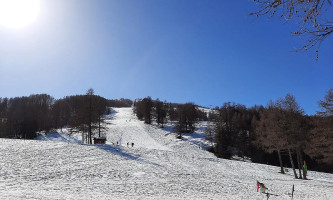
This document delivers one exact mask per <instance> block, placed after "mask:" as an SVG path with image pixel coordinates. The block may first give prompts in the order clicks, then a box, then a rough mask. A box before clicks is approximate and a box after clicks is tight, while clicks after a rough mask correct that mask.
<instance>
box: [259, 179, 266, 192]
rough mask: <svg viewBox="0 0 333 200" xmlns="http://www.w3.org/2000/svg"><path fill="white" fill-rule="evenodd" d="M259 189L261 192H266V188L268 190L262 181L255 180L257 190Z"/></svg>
mask: <svg viewBox="0 0 333 200" xmlns="http://www.w3.org/2000/svg"><path fill="white" fill-rule="evenodd" d="M259 190H260V192H261V193H266V190H268V188H267V187H266V186H265V185H264V184H263V183H260V182H259V181H257V192H258V191H259Z"/></svg>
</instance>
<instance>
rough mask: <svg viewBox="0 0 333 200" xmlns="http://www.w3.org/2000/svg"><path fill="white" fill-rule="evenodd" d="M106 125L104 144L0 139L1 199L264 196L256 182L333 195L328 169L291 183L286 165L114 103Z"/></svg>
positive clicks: (299, 194)
mask: <svg viewBox="0 0 333 200" xmlns="http://www.w3.org/2000/svg"><path fill="white" fill-rule="evenodd" d="M109 122H110V125H108V126H109V130H108V132H107V134H106V137H107V144H105V145H82V144H80V142H79V141H78V140H77V139H75V138H71V136H68V135H67V133H66V132H65V133H58V135H57V133H53V135H52V134H51V135H46V136H41V137H39V138H38V139H39V140H14V139H0V159H1V162H0V177H1V178H0V188H1V190H0V196H1V199H43V200H44V199H266V195H265V194H261V193H259V192H257V186H256V181H257V180H258V181H260V182H263V183H264V184H265V185H266V186H267V187H268V192H269V193H272V194H274V195H271V196H270V198H269V199H291V196H290V193H291V189H292V186H293V185H294V186H295V192H294V199H333V175H332V174H326V173H319V172H314V171H309V172H308V178H309V180H297V179H294V178H293V175H292V174H291V170H289V172H288V174H280V173H278V172H279V168H278V167H274V166H268V165H262V164H255V163H248V162H241V161H233V160H224V159H219V158H216V157H215V156H214V155H213V154H211V153H209V152H207V151H205V150H204V149H203V148H201V146H200V145H198V144H199V143H193V140H191V139H190V136H189V135H188V136H187V139H186V140H179V139H176V137H175V134H174V133H172V132H170V129H161V128H157V127H155V126H151V125H147V124H144V123H143V122H141V121H139V120H138V119H137V118H136V117H135V116H134V115H133V112H132V109H131V108H114V109H113V112H112V115H111V116H110V117H109ZM194 138H196V140H198V138H199V137H195V136H194ZM117 142H118V145H117ZM127 143H130V144H131V143H134V146H133V147H132V146H131V145H129V146H127ZM275 195H277V196H275Z"/></svg>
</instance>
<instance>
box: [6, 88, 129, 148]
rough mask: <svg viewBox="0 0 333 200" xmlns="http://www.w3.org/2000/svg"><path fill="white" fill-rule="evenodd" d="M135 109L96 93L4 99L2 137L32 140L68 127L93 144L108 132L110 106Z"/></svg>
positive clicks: (91, 91) (125, 101) (90, 90)
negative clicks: (107, 115) (60, 97)
mask: <svg viewBox="0 0 333 200" xmlns="http://www.w3.org/2000/svg"><path fill="white" fill-rule="evenodd" d="M131 105H132V101H131V100H129V99H118V100H108V99H105V98H103V97H101V96H98V95H95V94H94V90H93V89H89V90H88V91H87V93H86V94H85V95H75V96H67V97H65V98H62V99H58V100H55V99H54V98H53V97H51V96H50V95H47V94H37V95H30V96H28V97H15V98H10V99H8V98H0V137H6V138H27V139H32V138H35V137H36V136H37V134H38V132H42V131H45V132H48V131H50V130H51V129H58V128H62V127H65V126H67V127H69V128H70V130H71V131H72V132H75V131H80V132H82V133H83V137H82V139H83V140H84V141H85V142H86V143H90V144H91V143H92V137H93V136H94V135H96V136H97V135H98V136H99V137H100V136H101V134H102V132H103V131H104V130H105V127H106V126H105V125H106V124H105V122H104V115H105V114H107V113H108V112H110V110H109V107H110V106H115V107H118V106H124V107H130V106H131Z"/></svg>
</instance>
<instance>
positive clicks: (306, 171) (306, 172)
mask: <svg viewBox="0 0 333 200" xmlns="http://www.w3.org/2000/svg"><path fill="white" fill-rule="evenodd" d="M303 172H304V179H306V175H307V174H308V166H307V165H306V162H305V160H304V164H303Z"/></svg>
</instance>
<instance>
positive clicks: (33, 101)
mask: <svg viewBox="0 0 333 200" xmlns="http://www.w3.org/2000/svg"><path fill="white" fill-rule="evenodd" d="M318 103H319V106H320V107H321V110H320V111H318V112H317V114H316V115H313V116H308V115H305V114H304V111H303V109H302V108H301V107H300V106H299V105H298V103H297V101H296V99H295V97H294V96H292V95H291V94H287V95H286V96H285V97H284V98H279V99H277V100H276V101H270V102H269V103H268V105H267V106H262V105H259V106H258V105H256V106H253V107H250V108H247V107H246V106H244V105H242V104H236V103H230V102H227V103H224V104H223V105H222V106H221V107H215V108H214V109H208V108H203V107H200V106H198V105H196V104H194V103H191V102H189V103H184V104H180V103H170V102H166V101H164V102H163V101H160V100H159V99H156V100H153V99H151V97H146V98H143V99H136V100H135V101H134V102H133V101H132V100H129V99H117V100H108V99H105V98H104V97H101V96H98V95H95V94H94V91H93V89H89V90H88V91H87V93H86V94H84V95H73V96H67V97H64V98H62V99H57V100H56V99H54V98H53V97H52V96H50V95H47V94H35V95H30V96H27V97H15V98H0V137H2V138H22V139H33V138H35V137H36V136H37V135H38V134H39V133H47V132H50V131H52V130H54V129H61V128H64V127H66V128H68V130H69V131H70V132H71V133H73V132H80V133H82V134H83V135H82V136H83V137H82V138H83V139H84V141H83V142H85V143H87V144H92V138H93V137H100V136H101V135H103V132H105V131H107V130H106V127H107V126H106V125H107V124H106V121H105V115H107V114H110V112H111V111H110V107H131V106H132V105H133V111H134V113H135V114H136V116H137V117H138V119H139V120H142V121H144V122H145V123H147V124H153V125H156V126H159V127H162V128H163V127H164V126H165V125H166V124H167V123H168V122H172V124H173V129H174V132H175V133H176V134H177V138H179V139H182V137H183V134H185V133H189V134H190V133H193V132H194V131H195V130H196V129H197V128H199V127H197V126H198V124H199V123H198V122H200V121H207V127H206V128H205V137H206V139H207V140H209V141H210V142H211V144H212V145H211V146H209V147H207V150H209V151H211V152H213V153H214V154H215V155H216V156H217V157H220V158H226V159H230V158H232V157H233V156H239V157H241V158H243V159H250V160H251V161H252V162H257V163H264V164H272V165H277V166H280V167H281V173H284V171H285V170H284V167H286V166H288V167H292V168H293V170H294V175H295V178H306V177H305V176H304V172H302V171H301V170H299V171H298V172H296V168H298V169H302V167H301V166H302V165H303V161H304V160H306V161H307V163H308V165H309V166H310V167H311V169H313V170H318V171H325V172H331V173H333V171H332V169H333V145H332V144H333V89H330V90H329V91H328V92H327V94H326V96H325V97H324V98H323V99H322V100H320V101H319V102H318Z"/></svg>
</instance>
